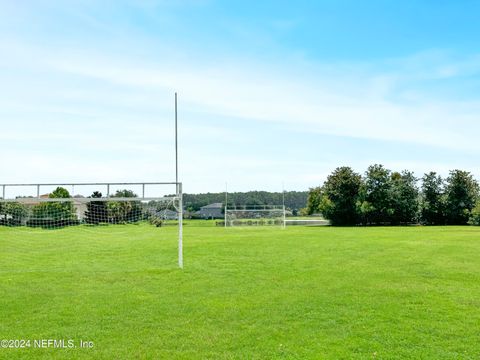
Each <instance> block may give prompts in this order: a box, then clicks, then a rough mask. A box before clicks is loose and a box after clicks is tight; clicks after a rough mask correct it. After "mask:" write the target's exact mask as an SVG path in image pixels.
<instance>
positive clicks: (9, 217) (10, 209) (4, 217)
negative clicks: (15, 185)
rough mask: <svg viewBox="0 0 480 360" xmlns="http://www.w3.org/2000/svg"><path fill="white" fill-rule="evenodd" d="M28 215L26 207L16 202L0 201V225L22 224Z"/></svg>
mask: <svg viewBox="0 0 480 360" xmlns="http://www.w3.org/2000/svg"><path fill="white" fill-rule="evenodd" d="M27 215H28V210H27V207H26V206H25V205H23V204H21V203H18V202H2V203H0V225H8V226H18V225H22V224H23V223H24V222H25V220H26V218H27Z"/></svg>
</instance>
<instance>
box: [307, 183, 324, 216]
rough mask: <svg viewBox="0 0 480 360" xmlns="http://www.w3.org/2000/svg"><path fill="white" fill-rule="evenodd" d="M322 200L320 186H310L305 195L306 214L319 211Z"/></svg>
mask: <svg viewBox="0 0 480 360" xmlns="http://www.w3.org/2000/svg"><path fill="white" fill-rule="evenodd" d="M321 202H322V188H321V187H320V186H318V187H316V188H311V189H310V191H309V192H308V197H307V214H308V215H312V214H316V213H319V212H320V203H321Z"/></svg>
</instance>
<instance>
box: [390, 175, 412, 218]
mask: <svg viewBox="0 0 480 360" xmlns="http://www.w3.org/2000/svg"><path fill="white" fill-rule="evenodd" d="M390 181H391V189H390V191H391V195H390V198H391V199H390V201H391V208H392V209H393V214H392V216H391V222H392V224H394V225H398V224H402V223H403V224H405V223H412V222H414V221H416V220H417V214H418V196H419V191H418V187H417V179H416V178H415V176H414V174H413V173H412V172H410V171H407V170H404V171H403V172H402V173H398V172H394V173H393V174H392V176H391V179H390Z"/></svg>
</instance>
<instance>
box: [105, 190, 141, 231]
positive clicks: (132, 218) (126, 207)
mask: <svg viewBox="0 0 480 360" xmlns="http://www.w3.org/2000/svg"><path fill="white" fill-rule="evenodd" d="M135 197H137V194H135V193H134V192H133V191H131V190H117V192H116V193H115V195H113V196H112V198H135ZM107 208H108V214H109V215H108V216H109V221H111V222H113V223H127V222H137V221H139V220H141V219H142V217H143V213H142V205H141V203H140V201H112V202H109V203H108V204H107Z"/></svg>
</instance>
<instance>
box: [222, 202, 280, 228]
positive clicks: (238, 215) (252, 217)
mask: <svg viewBox="0 0 480 360" xmlns="http://www.w3.org/2000/svg"><path fill="white" fill-rule="evenodd" d="M225 226H227V227H232V226H281V227H284V226H285V207H284V206H282V205H245V206H236V207H234V208H227V209H225Z"/></svg>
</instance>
